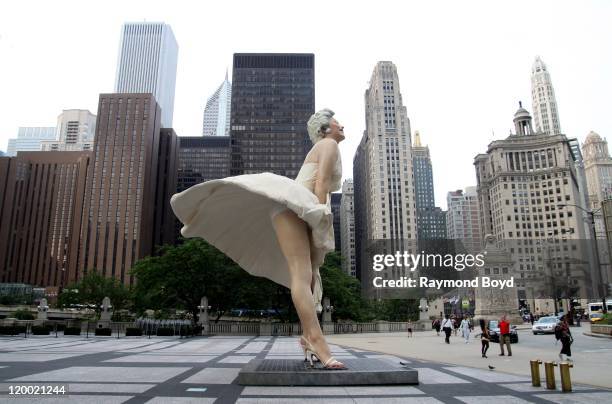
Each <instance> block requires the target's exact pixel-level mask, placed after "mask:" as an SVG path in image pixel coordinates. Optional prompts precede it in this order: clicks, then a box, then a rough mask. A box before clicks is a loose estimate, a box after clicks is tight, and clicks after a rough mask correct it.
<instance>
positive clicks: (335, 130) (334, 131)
mask: <svg viewBox="0 0 612 404" xmlns="http://www.w3.org/2000/svg"><path fill="white" fill-rule="evenodd" d="M326 135H327V136H331V137H333V138H335V139H338V140H344V137H345V136H344V126H342V125H340V123H339V122H338V121H337V120H336V119H334V118H332V119H331V120H330V123H329V133H327V134H326Z"/></svg>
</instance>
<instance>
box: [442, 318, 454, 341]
mask: <svg viewBox="0 0 612 404" xmlns="http://www.w3.org/2000/svg"><path fill="white" fill-rule="evenodd" d="M442 330H444V335H445V338H444V342H446V343H447V344H450V335H451V332H452V331H453V321H452V320H451V319H450V317H449V315H448V314H447V315H446V318H445V319H444V321H442Z"/></svg>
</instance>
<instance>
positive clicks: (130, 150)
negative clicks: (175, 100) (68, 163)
mask: <svg viewBox="0 0 612 404" xmlns="http://www.w3.org/2000/svg"><path fill="white" fill-rule="evenodd" d="M160 115H161V110H160V107H159V106H158V104H157V102H156V101H155V97H153V95H152V94H142V93H139V94H126V93H121V94H101V95H100V101H99V103H98V122H97V125H96V142H95V146H94V159H93V162H92V167H91V169H90V170H89V172H88V176H87V187H86V192H85V202H84V206H85V208H84V209H83V218H82V222H83V225H82V227H81V246H80V251H79V254H80V255H79V262H78V276H79V277H80V276H82V273H83V272H86V271H89V270H91V269H94V268H95V269H97V270H98V271H100V272H101V273H102V274H103V275H104V276H106V277H113V278H116V279H118V280H120V281H121V282H123V283H125V284H131V283H132V282H133V279H132V276H131V275H130V274H129V270H130V268H132V266H133V265H134V263H135V262H136V261H137V260H138V259H141V258H143V257H145V256H147V255H152V254H153V253H154V252H155V251H154V246H155V245H156V244H162V243H172V242H173V241H174V221H173V219H172V218H173V216H172V214H171V209H170V205H169V200H170V196H171V195H172V194H173V193H174V191H175V189H176V180H175V179H174V176H175V175H176V174H175V173H176V166H175V164H176V160H175V156H174V154H175V153H176V143H177V140H176V135H175V134H174V131H173V130H172V129H164V130H163V131H161V130H160ZM165 216H169V217H165ZM74 271H75V272H77V270H76V268H75V270H74Z"/></svg>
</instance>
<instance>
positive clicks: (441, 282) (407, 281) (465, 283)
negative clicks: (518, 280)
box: [372, 276, 514, 289]
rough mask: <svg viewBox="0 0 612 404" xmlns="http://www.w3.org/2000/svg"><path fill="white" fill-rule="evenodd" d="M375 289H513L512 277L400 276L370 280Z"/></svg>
mask: <svg viewBox="0 0 612 404" xmlns="http://www.w3.org/2000/svg"><path fill="white" fill-rule="evenodd" d="M372 283H373V284H374V287H375V288H435V289H442V288H478V287H483V288H494V289H507V288H513V287H514V277H510V278H508V279H492V278H490V277H488V276H482V277H476V278H474V279H430V278H428V277H426V276H421V277H419V278H418V279H412V278H408V277H407V276H402V277H401V278H399V279H384V278H383V277H381V276H377V277H375V278H374V279H373V280H372Z"/></svg>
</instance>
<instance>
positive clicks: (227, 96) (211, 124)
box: [202, 72, 232, 136]
mask: <svg viewBox="0 0 612 404" xmlns="http://www.w3.org/2000/svg"><path fill="white" fill-rule="evenodd" d="M231 109H232V83H230V82H229V80H228V79H227V72H225V80H223V83H221V85H220V86H219V88H217V91H215V92H214V93H213V95H211V96H210V98H208V100H207V101H206V107H205V108H204V124H203V126H202V135H204V136H229V129H230V118H231V116H230V113H231Z"/></svg>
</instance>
